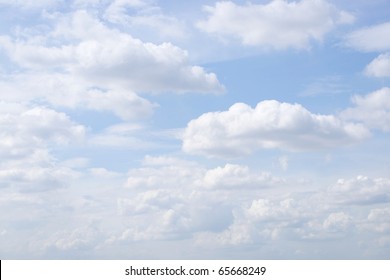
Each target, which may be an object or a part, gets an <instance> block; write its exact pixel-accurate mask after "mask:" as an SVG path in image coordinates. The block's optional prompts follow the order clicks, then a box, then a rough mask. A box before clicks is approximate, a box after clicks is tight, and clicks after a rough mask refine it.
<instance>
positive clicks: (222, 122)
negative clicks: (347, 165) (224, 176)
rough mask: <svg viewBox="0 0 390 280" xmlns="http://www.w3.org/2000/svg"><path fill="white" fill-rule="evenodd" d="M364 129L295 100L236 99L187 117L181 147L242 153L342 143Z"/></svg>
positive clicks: (363, 133) (364, 133)
mask: <svg viewBox="0 0 390 280" xmlns="http://www.w3.org/2000/svg"><path fill="white" fill-rule="evenodd" d="M368 135H369V132H368V131H367V129H365V128H364V127H363V126H362V125H359V124H354V123H349V122H343V121H341V120H340V119H338V118H337V117H335V116H332V115H317V114H313V113H311V112H309V111H308V110H306V109H305V108H303V107H302V106H301V105H299V104H289V103H280V102H278V101H275V100H266V101H262V102H260V103H258V104H257V106H256V107H255V108H254V109H253V108H251V107H250V106H248V105H246V104H243V103H236V104H234V105H233V106H231V107H230V108H229V110H228V111H223V112H211V113H206V114H203V115H202V116H200V117H199V118H197V119H194V120H192V121H190V122H189V123H188V125H187V127H186V129H185V131H184V133H183V136H182V139H183V150H184V151H185V152H188V153H193V154H202V155H207V156H239V155H247V154H250V153H252V152H254V151H255V150H258V149H262V148H279V149H283V150H291V151H297V150H315V149H324V148H331V147H338V146H340V145H347V144H350V143H353V142H356V141H358V140H361V139H363V138H365V137H367V136H368Z"/></svg>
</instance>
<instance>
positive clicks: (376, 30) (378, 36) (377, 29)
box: [345, 22, 390, 52]
mask: <svg viewBox="0 0 390 280" xmlns="http://www.w3.org/2000/svg"><path fill="white" fill-rule="evenodd" d="M389 32H390V22H385V23H381V24H378V25H374V26H370V27H365V28H362V29H359V30H356V31H353V32H352V33H350V34H348V35H347V36H346V38H345V45H346V46H348V47H351V48H354V49H357V50H359V51H364V52H372V51H373V52H377V51H388V50H389V49H390V39H389V36H388V34H389Z"/></svg>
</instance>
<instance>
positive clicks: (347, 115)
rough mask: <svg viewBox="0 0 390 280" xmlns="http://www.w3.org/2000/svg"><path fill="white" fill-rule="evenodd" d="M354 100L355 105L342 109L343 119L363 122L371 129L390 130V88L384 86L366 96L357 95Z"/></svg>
mask: <svg viewBox="0 0 390 280" xmlns="http://www.w3.org/2000/svg"><path fill="white" fill-rule="evenodd" d="M352 102H353V103H354V105H355V107H352V108H348V109H346V110H344V111H342V112H341V114H340V116H341V118H342V119H345V120H352V121H358V122H362V123H364V124H365V125H366V126H367V127H369V128H371V129H379V130H383V131H385V132H388V131H390V88H388V87H384V88H381V89H379V90H377V91H374V92H372V93H370V94H367V95H364V96H361V95H355V96H353V98H352Z"/></svg>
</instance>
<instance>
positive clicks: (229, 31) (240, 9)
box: [197, 0, 354, 49]
mask: <svg viewBox="0 0 390 280" xmlns="http://www.w3.org/2000/svg"><path fill="white" fill-rule="evenodd" d="M204 9H205V11H206V12H207V13H208V14H209V17H208V18H207V19H206V20H203V21H200V22H198V24H197V27H198V28H199V29H201V30H203V31H205V32H207V33H210V34H215V35H217V36H221V37H233V38H238V39H239V40H240V41H241V43H242V44H244V45H250V46H261V47H264V48H272V49H286V48H295V49H307V48H309V47H310V44H311V42H312V41H322V39H323V38H324V36H325V35H326V34H327V33H328V32H330V31H331V30H332V29H333V28H334V27H335V26H337V25H339V24H346V23H352V22H353V20H354V18H353V16H352V15H351V14H349V13H347V12H345V11H340V10H338V9H337V8H336V7H335V6H333V5H332V4H330V3H328V2H327V1H323V0H316V1H309V0H302V1H299V2H288V1H283V0H274V1H271V2H269V3H267V4H251V3H250V4H245V5H238V4H235V3H234V2H231V1H219V2H217V3H216V4H215V6H205V7H204Z"/></svg>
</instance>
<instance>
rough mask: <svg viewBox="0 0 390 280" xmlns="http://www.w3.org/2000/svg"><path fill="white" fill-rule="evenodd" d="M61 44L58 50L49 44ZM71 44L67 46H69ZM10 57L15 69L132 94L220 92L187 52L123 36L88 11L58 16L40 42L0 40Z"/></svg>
mask: <svg viewBox="0 0 390 280" xmlns="http://www.w3.org/2000/svg"><path fill="white" fill-rule="evenodd" d="M53 39H54V40H60V42H61V41H62V42H63V43H62V44H60V46H52V45H50V43H49V42H50V41H52V40H53ZM70 41H71V42H72V43H69V42H70ZM0 46H2V47H3V48H4V49H5V50H6V51H7V53H8V54H9V56H10V57H11V58H12V59H13V60H14V61H15V62H16V63H18V64H19V65H20V66H22V67H25V68H32V69H34V70H37V69H41V70H43V69H48V68H49V69H54V70H55V69H58V68H59V69H60V70H62V71H65V72H66V73H68V74H71V75H76V76H81V77H83V78H84V79H86V80H87V81H88V82H89V83H90V84H91V85H90V86H91V87H93V86H95V87H96V86H100V87H102V88H112V87H114V88H115V87H117V86H118V85H121V86H122V87H123V88H129V89H131V90H133V91H154V92H166V91H175V92H187V91H191V92H219V91H221V90H222V86H221V85H220V83H219V82H218V79H217V77H216V75H215V74H214V73H207V72H206V71H205V70H204V69H203V68H202V67H200V66H192V65H190V64H189V61H188V54H187V52H186V51H184V50H182V49H180V48H178V47H176V46H174V45H172V44H171V43H162V44H160V45H155V44H152V43H144V42H142V41H140V40H138V39H135V38H133V37H132V36H130V35H129V34H127V33H122V32H120V31H118V30H115V29H110V28H108V27H107V26H105V25H104V24H103V23H102V22H101V21H99V20H97V19H96V18H94V17H92V16H91V15H89V14H88V13H87V12H84V11H78V12H75V13H74V14H72V15H71V16H63V19H62V20H60V24H59V25H58V26H56V28H55V29H54V31H52V32H49V34H48V36H47V37H46V38H44V39H43V40H42V39H41V38H39V39H38V38H29V39H28V40H25V41H23V40H20V39H19V40H14V39H11V38H9V37H4V36H3V37H2V38H1V39H0Z"/></svg>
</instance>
